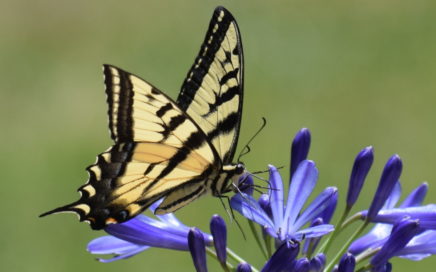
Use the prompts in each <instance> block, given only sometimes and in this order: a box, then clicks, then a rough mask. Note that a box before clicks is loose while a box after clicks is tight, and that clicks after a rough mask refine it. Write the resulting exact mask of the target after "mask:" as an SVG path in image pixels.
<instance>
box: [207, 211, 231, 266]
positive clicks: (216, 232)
mask: <svg viewBox="0 0 436 272" xmlns="http://www.w3.org/2000/svg"><path fill="white" fill-rule="evenodd" d="M210 231H211V233H212V236H213V244H214V246H215V250H216V254H217V257H218V260H219V261H220V262H221V263H222V264H225V263H226V259H227V228H226V222H224V219H222V218H221V216H219V215H217V214H215V215H214V216H212V219H211V220H210Z"/></svg>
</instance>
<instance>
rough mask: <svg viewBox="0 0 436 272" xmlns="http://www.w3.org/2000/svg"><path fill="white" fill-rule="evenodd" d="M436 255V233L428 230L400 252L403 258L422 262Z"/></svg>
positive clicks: (414, 238) (399, 254)
mask: <svg viewBox="0 0 436 272" xmlns="http://www.w3.org/2000/svg"><path fill="white" fill-rule="evenodd" d="M435 254H436V231H434V230H428V231H425V232H423V233H421V234H419V235H417V236H415V237H413V239H412V240H410V242H409V243H408V244H407V246H406V247H405V248H404V249H402V250H400V251H399V252H398V254H397V255H398V256H399V257H401V258H406V259H411V260H414V261H420V260H422V259H424V258H427V257H429V256H431V255H435Z"/></svg>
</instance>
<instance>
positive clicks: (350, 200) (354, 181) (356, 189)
mask: <svg viewBox="0 0 436 272" xmlns="http://www.w3.org/2000/svg"><path fill="white" fill-rule="evenodd" d="M373 161H374V152H373V148H372V146H368V147H365V148H364V149H362V150H361V151H360V152H359V154H357V156H356V159H355V160H354V165H353V170H352V171H351V176H350V181H349V185H348V194H347V207H351V206H353V205H354V203H355V202H356V200H357V198H358V197H359V194H360V191H361V190H362V186H363V182H364V181H365V178H366V176H367V175H368V173H369V169H371V165H372V162H373Z"/></svg>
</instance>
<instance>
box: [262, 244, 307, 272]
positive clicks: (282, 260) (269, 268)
mask: <svg viewBox="0 0 436 272" xmlns="http://www.w3.org/2000/svg"><path fill="white" fill-rule="evenodd" d="M299 250H300V247H299V244H298V243H294V242H285V243H283V244H282V245H281V246H280V247H279V248H278V249H277V250H276V252H274V254H273V255H272V256H271V258H270V259H269V260H268V262H267V263H266V264H265V266H264V267H263V268H262V272H276V271H277V272H281V271H286V270H287V269H288V268H290V267H291V265H292V261H293V260H294V259H295V257H297V254H298V251H299Z"/></svg>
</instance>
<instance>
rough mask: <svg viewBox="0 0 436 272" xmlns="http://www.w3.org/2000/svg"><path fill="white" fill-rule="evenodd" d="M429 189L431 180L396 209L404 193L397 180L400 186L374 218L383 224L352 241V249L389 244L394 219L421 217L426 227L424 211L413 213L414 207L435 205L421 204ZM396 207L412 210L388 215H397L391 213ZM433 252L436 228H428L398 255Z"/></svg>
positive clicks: (410, 256)
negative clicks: (422, 216) (423, 218)
mask: <svg viewBox="0 0 436 272" xmlns="http://www.w3.org/2000/svg"><path fill="white" fill-rule="evenodd" d="M427 190H428V185H427V183H422V184H421V185H420V186H418V187H417V188H416V189H415V190H413V191H412V192H411V193H410V194H409V195H408V196H407V197H406V199H405V200H404V201H403V202H402V203H401V205H400V206H399V207H398V208H395V205H396V204H397V202H398V200H399V198H400V196H401V187H400V184H399V183H397V186H395V188H394V190H393V191H392V193H391V195H390V197H389V198H388V200H387V201H386V203H385V205H384V207H383V208H382V210H380V212H379V215H378V216H376V217H375V218H374V220H379V221H381V222H383V223H378V224H376V225H375V226H374V227H373V228H372V229H371V230H370V231H369V232H368V233H367V234H366V235H364V236H362V237H361V238H359V239H357V240H356V241H354V242H353V244H351V246H350V248H349V251H350V252H352V253H353V254H359V253H361V252H363V251H365V250H367V249H374V248H377V247H380V246H382V245H383V244H384V243H386V241H387V239H388V237H389V235H390V233H391V231H392V223H391V222H392V221H393V220H394V219H396V221H397V222H398V221H399V220H401V219H402V218H404V217H409V218H411V219H418V220H420V221H419V223H420V227H423V226H422V224H421V219H420V215H422V214H421V213H417V214H415V213H413V212H411V211H412V210H411V209H413V208H414V209H420V208H421V207H424V209H428V207H429V206H431V205H427V206H420V205H421V204H422V202H423V200H424V198H425V195H426V193H427ZM392 210H394V211H396V210H403V211H407V210H408V211H409V212H408V213H403V214H401V213H398V214H397V216H395V217H390V216H385V215H393V214H396V213H395V212H390V211H392ZM430 212H431V211H430ZM363 214H365V212H363ZM385 217H387V218H389V219H390V220H387V219H386V218H385ZM383 219H385V220H383ZM433 254H436V231H435V230H427V231H423V232H422V233H419V234H417V235H416V236H415V237H413V238H412V239H411V240H410V241H409V243H408V244H407V245H406V246H405V247H404V248H403V249H401V250H399V251H398V252H396V256H398V257H401V258H407V259H411V260H421V259H423V258H426V257H429V256H431V255H433Z"/></svg>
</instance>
